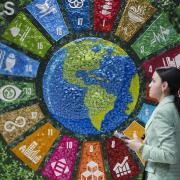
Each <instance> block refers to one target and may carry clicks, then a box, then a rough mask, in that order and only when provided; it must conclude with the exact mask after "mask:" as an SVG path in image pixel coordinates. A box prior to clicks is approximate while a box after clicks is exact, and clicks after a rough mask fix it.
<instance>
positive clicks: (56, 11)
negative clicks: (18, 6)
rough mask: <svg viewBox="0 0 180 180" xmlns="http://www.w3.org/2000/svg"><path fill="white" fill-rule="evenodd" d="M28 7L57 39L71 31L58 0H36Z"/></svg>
mask: <svg viewBox="0 0 180 180" xmlns="http://www.w3.org/2000/svg"><path fill="white" fill-rule="evenodd" d="M26 8H27V10H28V11H29V12H30V13H31V14H32V15H33V16H34V17H35V18H36V20H37V21H38V22H39V23H40V24H41V25H42V26H43V27H44V29H45V30H46V31H47V32H48V33H49V34H50V36H51V37H52V38H53V39H54V40H55V41H58V40H60V39H61V38H62V37H64V36H66V35H67V34H68V33H69V32H68V28H67V25H66V23H65V21H64V19H63V16H62V13H61V11H60V8H59V5H58V3H57V0H51V1H44V2H42V0H34V1H33V2H31V3H30V4H29V5H27V6H26Z"/></svg>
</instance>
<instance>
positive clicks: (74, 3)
mask: <svg viewBox="0 0 180 180" xmlns="http://www.w3.org/2000/svg"><path fill="white" fill-rule="evenodd" d="M84 1H85V0H68V2H69V6H70V7H71V8H82V7H83V5H84Z"/></svg>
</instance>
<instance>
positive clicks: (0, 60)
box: [0, 49, 6, 68]
mask: <svg viewBox="0 0 180 180" xmlns="http://www.w3.org/2000/svg"><path fill="white" fill-rule="evenodd" d="M5 55H6V52H5V51H4V50H2V49H0V68H2V65H3V60H4V57H5Z"/></svg>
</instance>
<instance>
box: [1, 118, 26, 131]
mask: <svg viewBox="0 0 180 180" xmlns="http://www.w3.org/2000/svg"><path fill="white" fill-rule="evenodd" d="M25 124H26V119H25V118H24V117H22V116H18V117H17V118H16V120H15V121H14V122H13V121H6V122H5V124H4V129H5V130H6V131H8V132H12V131H14V130H15V129H16V127H19V128H22V127H24V126H25Z"/></svg>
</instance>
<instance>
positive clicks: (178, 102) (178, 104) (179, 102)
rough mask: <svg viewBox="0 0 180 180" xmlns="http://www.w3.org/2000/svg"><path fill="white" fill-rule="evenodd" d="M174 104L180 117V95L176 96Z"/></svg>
mask: <svg viewBox="0 0 180 180" xmlns="http://www.w3.org/2000/svg"><path fill="white" fill-rule="evenodd" d="M174 104H175V106H176V108H177V111H178V112H179V115H180V97H179V95H178V93H177V94H176V95H175V98H174Z"/></svg>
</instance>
